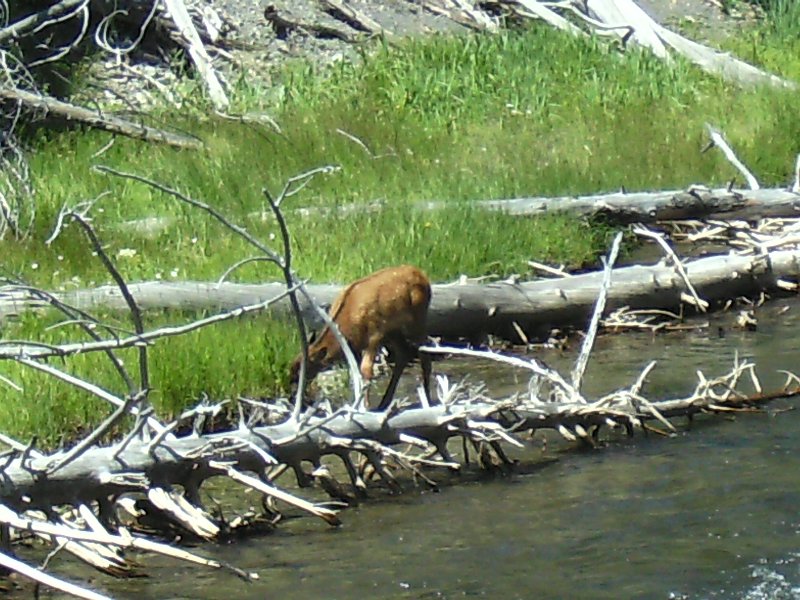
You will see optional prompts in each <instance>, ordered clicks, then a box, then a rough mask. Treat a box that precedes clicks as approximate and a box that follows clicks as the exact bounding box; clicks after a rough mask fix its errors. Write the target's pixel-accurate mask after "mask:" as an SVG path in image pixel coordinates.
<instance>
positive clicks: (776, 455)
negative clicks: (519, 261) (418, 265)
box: [43, 301, 800, 600]
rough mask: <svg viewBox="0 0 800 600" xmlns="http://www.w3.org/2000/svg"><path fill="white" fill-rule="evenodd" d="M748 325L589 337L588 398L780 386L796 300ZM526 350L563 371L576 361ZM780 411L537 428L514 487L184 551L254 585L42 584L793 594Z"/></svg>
mask: <svg viewBox="0 0 800 600" xmlns="http://www.w3.org/2000/svg"><path fill="white" fill-rule="evenodd" d="M758 316H759V320H760V322H759V328H758V330H757V331H754V332H745V331H738V330H733V329H729V328H728V326H729V325H730V322H729V320H728V318H727V317H721V316H712V317H710V319H709V320H710V323H709V327H708V328H706V329H703V330H699V331H693V332H680V333H668V334H660V335H659V336H658V337H653V336H652V335H650V334H646V333H636V334H631V333H628V334H624V335H610V336H603V337H601V338H600V339H599V341H598V344H597V348H596V351H595V353H594V355H593V360H592V362H591V363H590V367H589V371H588V373H587V381H586V391H587V395H589V396H591V395H593V394H598V393H602V392H605V391H609V390H611V389H614V388H616V387H621V386H623V385H627V384H629V383H630V382H631V381H633V380H634V379H635V377H636V375H637V374H638V373H639V371H640V369H641V368H642V367H643V366H644V365H645V364H646V362H647V361H649V360H650V359H657V360H658V361H659V364H658V366H657V367H656V370H655V371H654V372H653V375H652V376H651V377H650V382H651V383H650V384H649V385H648V386H647V387H646V390H645V391H646V392H648V395H649V397H650V398H651V399H659V398H665V397H669V396H675V395H677V394H679V393H683V392H688V391H690V390H691V389H692V388H693V387H694V383H695V381H696V377H695V374H694V373H695V370H696V369H702V370H703V371H704V372H705V373H706V374H707V375H709V376H713V375H719V374H722V373H723V372H725V371H727V370H728V369H729V368H730V366H731V364H732V362H733V358H734V355H735V353H736V352H738V354H739V356H740V357H742V358H748V359H751V360H754V361H755V362H756V363H757V364H758V365H759V373H760V374H761V375H762V383H763V384H764V386H765V388H767V387H769V386H770V385H773V386H774V385H780V384H781V383H782V382H783V379H784V378H783V376H782V375H779V374H777V373H775V371H776V370H778V369H795V368H797V367H798V363H799V362H800V360H798V359H800V336H798V332H799V331H800V303H799V302H792V301H780V302H775V303H772V304H770V305H769V306H767V307H764V308H762V309H760V310H759V312H758ZM720 327H723V328H724V331H723V332H722V334H721V333H720V331H719V328H720ZM536 354H537V355H538V356H541V357H542V358H544V360H545V361H546V362H548V364H550V365H552V366H559V367H565V368H568V367H569V365H570V364H571V361H572V359H573V358H574V354H575V353H574V351H572V352H565V353H559V352H557V351H541V352H537V353H536ZM434 369H435V371H438V372H447V373H448V374H450V375H451V376H452V377H458V376H460V375H463V374H465V373H469V375H470V377H471V378H472V379H474V380H480V379H483V380H486V381H488V382H489V384H490V389H491V390H492V391H493V392H494V393H496V394H498V395H502V394H503V393H504V392H509V391H510V390H511V389H513V388H514V386H518V385H521V384H523V383H524V381H525V379H524V375H521V374H518V373H514V372H511V371H509V370H507V369H505V368H502V367H498V366H497V365H495V364H478V365H476V364H475V363H474V362H468V361H466V360H460V361H451V362H446V363H444V362H441V363H436V364H435V366H434ZM796 402H797V401H796V400H794V401H793V400H779V401H776V402H774V403H772V404H770V405H769V406H768V407H767V410H766V412H763V413H755V414H738V415H735V416H730V417H724V416H713V417H708V418H700V419H697V420H695V422H694V423H693V424H692V425H691V426H690V427H687V426H686V423H685V420H681V419H679V420H677V423H678V424H679V425H680V426H681V427H680V432H679V434H678V435H677V436H675V437H672V438H664V437H660V436H653V435H650V436H643V435H641V434H637V435H636V436H635V437H634V438H633V439H627V438H615V439H613V440H612V441H611V442H610V443H609V444H608V445H607V446H606V447H605V448H602V449H598V450H591V451H587V450H581V451H574V450H570V451H565V450H564V444H555V443H551V444H549V445H548V447H547V448H546V449H543V448H542V438H540V437H539V434H537V437H535V438H534V440H533V441H532V442H531V448H530V449H528V450H527V451H526V452H525V453H523V454H521V455H518V456H519V457H521V458H522V460H523V462H524V463H525V464H527V465H529V468H525V469H522V470H521V472H519V473H516V474H514V475H511V476H506V477H503V476H496V477H490V478H485V479H483V480H476V479H475V478H474V477H472V478H468V479H467V480H466V481H464V482H456V483H455V484H453V485H447V486H444V487H443V488H442V489H441V491H440V492H438V493H434V492H431V491H425V490H423V489H416V490H415V489H411V490H410V491H409V492H408V493H406V494H403V495H402V496H399V497H387V496H383V495H381V494H373V496H377V497H375V498H373V500H372V501H368V502H366V503H364V504H362V505H361V506H359V507H357V508H353V509H349V510H346V511H344V512H343V514H342V518H343V521H344V525H343V526H342V527H341V528H338V529H331V528H329V527H328V526H326V525H325V524H324V523H322V522H321V521H317V520H315V519H313V518H310V517H308V518H306V517H303V518H299V519H294V520H290V521H287V522H285V523H282V524H280V525H279V527H278V529H277V531H276V532H275V533H273V534H269V535H264V536H259V537H255V538H250V539H248V540H245V541H239V542H237V543H235V544H231V545H227V546H216V545H211V544H207V545H203V546H200V547H199V548H197V549H196V550H197V551H199V552H200V553H202V554H204V555H207V556H213V557H217V558H219V559H221V560H225V561H227V562H229V563H233V564H235V565H236V566H238V567H241V568H244V569H246V570H252V571H257V572H258V573H259V575H260V580H259V581H258V582H256V583H249V584H248V583H244V582H242V581H240V580H238V579H237V578H235V577H234V576H232V575H229V574H226V573H221V572H215V571H211V570H205V569H202V568H199V567H192V566H187V565H185V564H181V563H176V562H173V561H166V560H161V559H154V558H151V557H142V558H141V560H142V562H143V565H144V566H145V570H146V571H147V572H148V573H149V575H150V576H149V577H148V578H147V579H136V580H128V581H120V580H113V579H110V578H107V577H105V576H102V575H96V574H94V572H92V571H91V570H90V569H89V568H88V567H83V566H80V565H78V564H76V563H71V562H70V561H61V562H59V561H56V564H55V565H54V572H56V573H60V574H62V575H66V576H69V577H71V578H72V579H73V581H84V582H86V580H85V579H84V578H85V577H87V576H91V581H89V582H88V583H89V585H90V586H91V587H93V588H94V589H96V590H98V591H102V592H105V593H108V594H110V595H113V596H115V597H118V598H143V599H145V598H208V599H220V600H230V599H233V598H237V599H238V598H253V599H255V598H265V597H270V598H281V599H282V600H291V599H294V598H462V597H483V598H609V599H612V598H613V599H619V598H664V599H669V598H741V599H761V598H764V599H767V598H769V599H773V598H778V599H782V598H800V459H799V458H798V456H800V435H798V433H799V432H800V412H799V411H793V410H786V409H789V408H791V407H792V406H793V405H794V404H793V403H796ZM551 439H552V438H551ZM543 458H544V459H551V460H546V461H545V460H542V459H543ZM530 465H534V466H535V465H540V466H539V467H535V468H534V467H531V466H530ZM306 495H307V494H306ZM43 595H44V596H45V597H61V596H60V595H58V594H52V593H50V592H46V593H44V594H43Z"/></svg>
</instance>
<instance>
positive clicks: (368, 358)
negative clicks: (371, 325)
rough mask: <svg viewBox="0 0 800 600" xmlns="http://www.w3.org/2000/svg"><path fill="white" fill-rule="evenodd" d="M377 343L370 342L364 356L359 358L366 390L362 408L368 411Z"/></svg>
mask: <svg viewBox="0 0 800 600" xmlns="http://www.w3.org/2000/svg"><path fill="white" fill-rule="evenodd" d="M379 343H380V342H377V343H374V342H373V341H372V340H370V342H369V344H368V345H367V348H366V349H365V350H364V354H363V355H362V356H361V377H362V378H363V379H364V383H365V384H366V386H367V389H366V390H365V391H364V406H366V407H367V409H369V382H370V381H372V372H373V367H374V365H375V356H376V355H377V354H378V348H379Z"/></svg>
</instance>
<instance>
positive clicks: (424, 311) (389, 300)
mask: <svg viewBox="0 0 800 600" xmlns="http://www.w3.org/2000/svg"><path fill="white" fill-rule="evenodd" d="M430 301H431V282H430V280H429V279H428V277H427V275H425V273H423V272H422V271H421V270H419V269H418V268H416V267H413V266H410V265H400V266H397V267H388V268H386V269H381V270H380V271H376V272H375V273H372V274H371V275H367V276H366V277H364V278H363V279H359V280H358V281H355V282H353V283H351V284H350V285H349V286H347V287H346V288H345V289H344V290H343V291H342V292H341V293H340V294H339V296H338V297H337V298H336V300H335V301H334V303H333V305H332V306H331V310H330V316H331V319H332V320H333V321H334V322H335V323H336V325H337V326H338V327H339V331H341V333H342V336H344V338H345V339H346V340H347V342H348V344H349V345H350V349H351V350H352V351H353V354H354V355H355V357H356V360H358V361H359V362H360V363H361V376H362V377H363V378H364V379H365V380H366V381H367V382H369V380H370V379H372V367H373V364H374V362H375V357H376V356H377V354H378V352H379V350H380V349H381V347H382V346H383V347H385V348H386V349H387V350H388V351H389V360H390V361H392V362H393V363H394V366H393V368H392V378H391V380H390V381H389V386H388V387H387V388H386V392H385V393H384V395H383V398H382V399H381V402H380V404H379V405H378V407H377V408H378V410H384V409H386V407H387V406H389V403H390V402H391V401H392V397H393V396H394V392H395V389H396V388H397V383H398V381H399V380H400V375H401V374H402V372H403V370H404V369H405V368H406V366H407V365H408V364H409V363H410V362H411V361H412V360H413V359H414V358H416V357H419V359H420V363H421V365H422V378H423V380H422V385H423V387H424V389H425V394H426V395H427V397H428V399H429V400H430V398H431V393H430V378H431V359H430V357H429V356H427V355H426V354H425V353H424V352H423V353H420V352H419V346H420V344H422V343H423V342H424V341H425V340H426V339H427V335H426V321H427V316H428V305H429V304H430ZM302 360H303V355H302V354H300V355H299V356H298V357H297V358H296V359H295V360H294V362H293V363H292V366H291V371H290V377H291V381H292V383H297V380H298V376H299V372H300V363H301V362H302ZM340 360H344V353H343V352H342V348H341V347H340V346H339V342H338V341H337V340H336V336H334V335H333V332H332V331H331V330H330V328H329V327H327V326H326V327H325V328H324V329H323V330H322V332H321V333H320V335H319V337H317V338H316V339H314V340H312V341H311V342H310V343H309V347H308V365H307V367H306V372H307V374H308V380H309V381H311V380H312V379H314V377H316V375H317V374H318V373H319V372H320V371H322V370H323V369H325V368H326V367H328V366H330V365H331V364H333V363H334V362H337V361H340Z"/></svg>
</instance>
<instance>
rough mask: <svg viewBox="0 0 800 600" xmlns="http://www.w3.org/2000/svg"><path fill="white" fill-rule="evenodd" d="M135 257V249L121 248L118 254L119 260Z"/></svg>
mask: <svg viewBox="0 0 800 600" xmlns="http://www.w3.org/2000/svg"><path fill="white" fill-rule="evenodd" d="M134 256H136V249H135V248H120V250H119V252H117V257H118V258H133V257H134Z"/></svg>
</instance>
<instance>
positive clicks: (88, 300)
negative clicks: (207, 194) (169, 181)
mask: <svg viewBox="0 0 800 600" xmlns="http://www.w3.org/2000/svg"><path fill="white" fill-rule="evenodd" d="M685 269H686V273H687V274H688V278H689V281H691V283H692V285H693V287H694V288H695V290H696V291H697V294H699V296H700V297H701V298H703V299H704V300H706V301H708V302H711V303H714V302H724V301H726V300H729V299H733V298H737V297H739V296H752V295H755V294H757V293H758V292H760V291H770V290H776V289H779V288H783V289H785V288H786V285H785V282H784V280H787V279H788V280H792V281H796V280H797V279H798V277H800V249H798V250H780V251H774V252H771V253H769V254H768V255H764V256H742V255H724V256H711V257H707V258H701V259H698V260H694V261H690V262H686V263H685ZM601 282H602V272H593V273H586V274H582V275H575V276H572V277H563V278H555V279H546V280H539V281H531V282H525V283H508V282H495V283H487V284H438V285H434V286H433V299H432V302H431V308H430V315H429V333H430V334H431V335H433V336H442V337H444V338H448V339H455V338H480V337H481V336H483V335H485V334H492V335H496V336H500V337H503V338H506V339H511V340H514V341H518V340H519V333H518V328H519V329H521V330H522V331H524V332H525V334H526V335H527V336H529V338H530V339H535V338H536V337H541V336H546V335H547V334H548V333H549V332H550V330H551V329H552V328H564V327H571V326H578V327H583V326H584V325H585V324H586V319H587V317H588V315H589V314H590V312H591V309H592V306H593V305H594V302H595V300H596V298H597V294H598V292H599V290H600V286H601ZM307 287H308V290H309V292H310V294H311V296H312V297H313V298H314V299H315V301H316V302H318V303H319V304H321V305H323V306H324V305H329V304H330V303H331V302H332V301H333V298H334V297H335V296H336V294H338V292H339V291H340V290H341V287H340V286H336V285H310V286H307ZM129 288H130V291H131V293H132V295H133V296H134V298H135V299H136V302H137V304H138V305H139V306H140V307H141V308H142V309H156V308H157V309H170V308H173V309H184V310H186V309H232V308H235V307H239V306H245V305H254V304H258V303H259V302H263V301H264V300H265V299H267V298H273V297H276V296H278V295H280V294H281V293H282V292H283V291H284V290H285V286H284V284H281V283H271V284H261V285H256V284H233V283H223V284H221V285H217V284H215V283H203V282H162V281H158V282H146V283H139V284H130V286H129ZM688 292H689V289H688V287H687V286H686V284H685V281H684V279H683V278H682V276H681V274H680V273H679V271H678V270H677V269H676V268H675V267H673V266H667V265H663V264H657V265H651V266H641V265H635V266H630V267H623V268H619V269H616V270H615V271H614V278H613V281H612V284H611V289H610V290H609V294H608V305H609V308H610V309H612V310H613V309H616V308H619V307H622V306H629V307H631V308H652V309H666V310H677V309H678V308H679V307H680V306H681V304H682V302H683V301H684V299H685V296H684V295H685V294H687V293H688ZM56 296H58V297H59V298H61V299H62V300H63V301H65V302H67V303H69V304H71V305H73V306H76V307H78V308H81V309H85V310H91V309H98V308H103V309H111V310H126V309H127V304H126V303H125V301H124V298H122V296H121V294H120V292H119V290H118V289H117V288H116V287H112V286H103V287H99V288H96V289H92V290H81V291H76V292H67V293H64V294H56ZM41 305H42V302H41V301H40V300H37V299H36V297H35V295H32V294H31V293H29V292H28V291H25V290H22V289H20V288H12V287H6V288H0V318H2V317H3V316H8V315H10V314H16V313H19V312H20V311H24V310H26V309H28V308H31V307H32V306H41ZM302 307H303V311H304V316H305V317H306V318H307V319H310V320H311V321H317V320H318V318H319V317H318V316H316V314H315V313H314V311H313V310H312V307H311V305H310V304H309V303H308V302H307V301H303V302H302ZM288 308H289V307H288V303H287V302H286V301H285V300H283V301H280V302H277V303H276V304H275V305H274V306H273V307H272V309H271V310H273V311H275V313H276V314H278V315H282V314H283V315H287V314H288ZM2 352H3V350H2V349H0V354H2Z"/></svg>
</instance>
